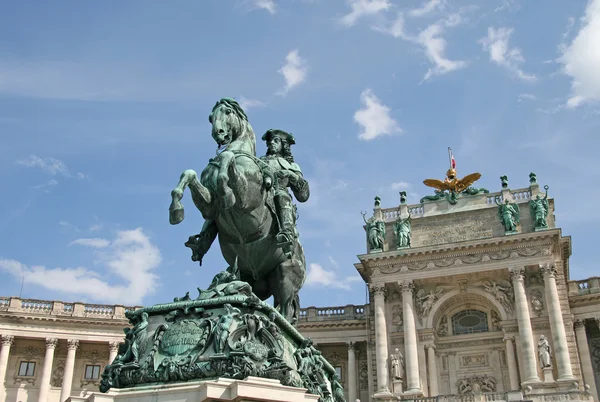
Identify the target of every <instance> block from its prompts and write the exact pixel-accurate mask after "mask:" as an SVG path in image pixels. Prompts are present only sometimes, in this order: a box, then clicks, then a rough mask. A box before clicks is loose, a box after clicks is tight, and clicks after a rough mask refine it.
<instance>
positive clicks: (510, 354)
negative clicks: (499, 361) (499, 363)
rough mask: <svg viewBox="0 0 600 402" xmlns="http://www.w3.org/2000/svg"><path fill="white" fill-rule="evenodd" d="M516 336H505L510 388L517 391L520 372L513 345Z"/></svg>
mask: <svg viewBox="0 0 600 402" xmlns="http://www.w3.org/2000/svg"><path fill="white" fill-rule="evenodd" d="M514 339H515V338H514V337H512V336H508V335H507V336H505V337H504V342H505V344H506V364H508V377H509V379H510V390H509V391H516V390H518V389H519V373H518V368H517V361H516V360H515V348H514V346H513V341H514Z"/></svg>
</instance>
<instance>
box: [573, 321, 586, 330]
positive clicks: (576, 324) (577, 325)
mask: <svg viewBox="0 0 600 402" xmlns="http://www.w3.org/2000/svg"><path fill="white" fill-rule="evenodd" d="M573 327H575V329H578V328H585V320H579V319H577V320H575V322H574V323H573Z"/></svg>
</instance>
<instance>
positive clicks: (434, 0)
mask: <svg viewBox="0 0 600 402" xmlns="http://www.w3.org/2000/svg"><path fill="white" fill-rule="evenodd" d="M442 5H443V3H442V0H429V1H427V2H426V3H424V4H423V5H422V6H421V7H419V8H415V9H412V10H410V11H409V12H408V14H409V15H410V16H411V17H423V16H425V15H428V14H431V13H432V12H434V11H436V10H438V9H440V8H441V7H442Z"/></svg>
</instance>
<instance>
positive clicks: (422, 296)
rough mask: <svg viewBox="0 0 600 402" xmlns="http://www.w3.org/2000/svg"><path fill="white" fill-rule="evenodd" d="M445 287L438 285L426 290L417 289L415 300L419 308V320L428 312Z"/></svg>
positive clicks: (424, 317)
mask: <svg viewBox="0 0 600 402" xmlns="http://www.w3.org/2000/svg"><path fill="white" fill-rule="evenodd" d="M445 290H446V289H445V287H442V286H438V287H436V288H435V290H434V289H430V290H429V291H426V290H425V289H419V291H418V292H417V296H416V300H417V307H418V308H419V310H420V317H421V322H423V321H424V320H425V319H426V318H427V316H428V315H429V313H430V312H431V308H432V307H433V305H434V303H435V302H436V301H437V299H438V298H439V297H440V296H441V295H442V293H444V291H445Z"/></svg>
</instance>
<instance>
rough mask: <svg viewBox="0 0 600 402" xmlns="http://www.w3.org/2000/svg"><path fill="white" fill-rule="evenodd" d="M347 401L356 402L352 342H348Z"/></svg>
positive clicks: (354, 359) (354, 358)
mask: <svg viewBox="0 0 600 402" xmlns="http://www.w3.org/2000/svg"><path fill="white" fill-rule="evenodd" d="M347 345H348V381H347V382H346V384H348V400H350V401H356V354H355V353H354V347H355V343H354V342H348V343H347Z"/></svg>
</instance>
